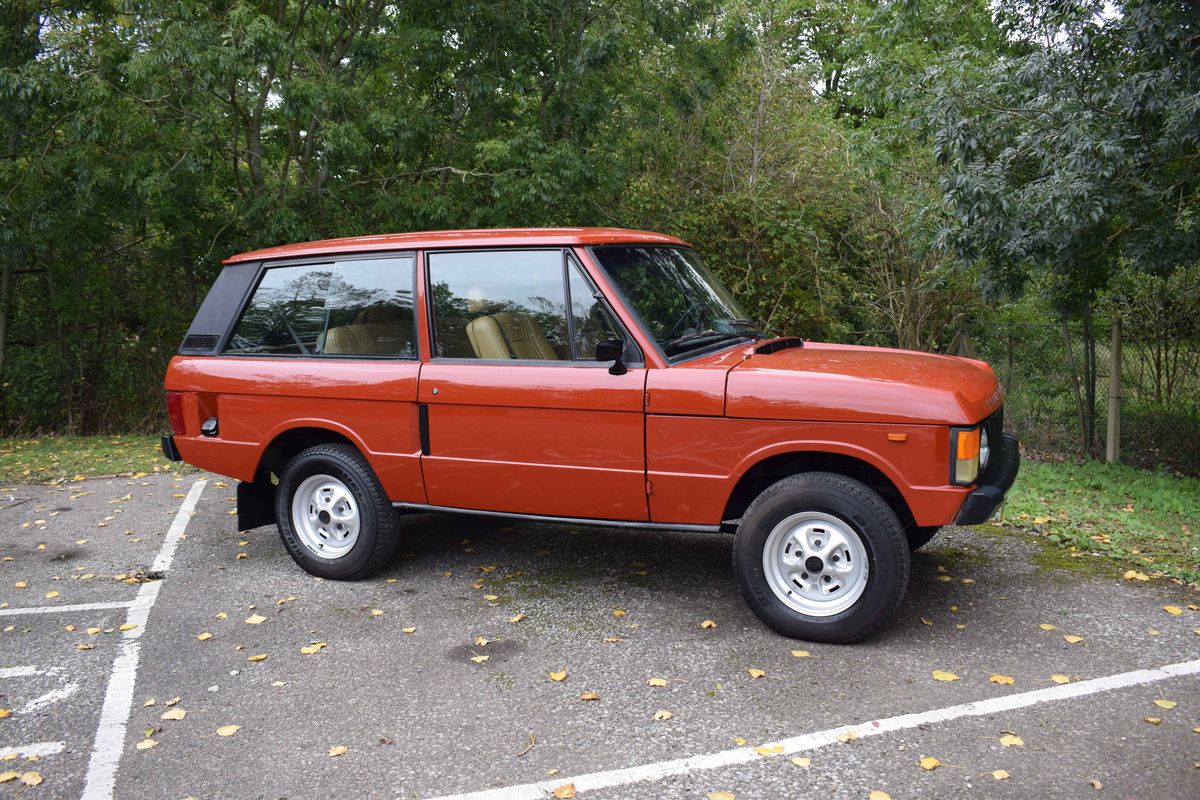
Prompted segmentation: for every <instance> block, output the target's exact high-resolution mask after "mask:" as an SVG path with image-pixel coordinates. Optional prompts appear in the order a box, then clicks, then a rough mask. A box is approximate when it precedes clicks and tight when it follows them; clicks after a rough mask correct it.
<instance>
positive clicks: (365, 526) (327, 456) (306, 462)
mask: <svg viewBox="0 0 1200 800" xmlns="http://www.w3.org/2000/svg"><path fill="white" fill-rule="evenodd" d="M318 474H324V475H330V476H332V477H334V478H337V479H338V480H339V481H341V482H342V483H344V484H346V486H347V487H349V489H350V491H351V493H352V494H353V496H354V502H355V503H356V504H357V505H358V512H359V515H360V517H361V522H360V524H359V532H358V540H357V541H355V543H354V547H353V548H352V549H351V550H350V552H349V553H347V554H346V555H344V556H342V557H341V558H322V557H321V556H318V555H317V554H315V553H313V552H312V551H311V550H309V549H308V548H307V547H305V546H304V544H303V543H302V542H301V541H300V537H299V535H298V534H297V533H296V530H295V528H294V527H293V525H292V496H293V495H294V494H295V491H296V489H297V487H299V486H300V484H301V483H303V482H304V481H305V479H307V478H309V477H311V476H313V475H318ZM275 514H276V519H277V520H278V523H279V536H280V538H281V539H283V545H284V547H286V548H287V550H288V552H289V553H290V554H291V556H292V558H293V559H295V561H296V563H297V564H299V565H300V566H301V567H303V568H304V569H305V570H306V571H308V572H310V573H312V574H314V575H320V576H322V577H326V578H334V579H337V578H344V577H348V576H353V575H356V574H358V573H360V572H361V571H362V569H363V568H364V566H365V565H366V564H367V562H368V561H369V560H370V559H371V554H372V552H373V551H374V550H375V539H376V537H377V536H378V531H379V519H378V517H377V514H376V510H375V505H374V503H373V502H372V499H371V487H369V486H367V485H366V483H365V481H364V480H363V478H362V476H361V475H359V473H358V471H356V470H354V469H352V468H351V467H350V465H349V464H348V463H347V462H346V460H345V459H344V458H342V457H341V456H340V455H338V454H335V453H330V452H328V451H325V452H320V453H301V454H300V455H298V456H296V458H295V459H293V460H292V461H291V463H289V464H288V465H287V468H286V469H285V470H284V472H283V476H282V477H281V478H280V480H279V486H278V487H277V488H276V492H275Z"/></svg>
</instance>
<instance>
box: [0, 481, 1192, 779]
mask: <svg viewBox="0 0 1200 800" xmlns="http://www.w3.org/2000/svg"><path fill="white" fill-rule="evenodd" d="M233 494H234V491H233V485H232V482H226V481H224V480H222V479H220V478H217V477H214V476H208V475H188V476H185V477H183V478H175V477H172V476H169V475H149V476H141V477H135V478H112V479H96V480H83V481H77V482H71V483H67V484H64V485H59V486H12V487H3V489H2V491H0V558H3V561H0V629H2V630H3V632H2V633H0V709H5V710H8V711H9V712H10V713H8V714H7V715H4V716H3V718H0V778H7V779H6V780H4V781H3V782H2V783H0V798H2V797H84V798H88V800H99V798H110V797H121V798H135V797H136V798H143V797H156V798H158V797H161V798H185V797H194V798H204V799H207V798H284V797H288V798H309V797H313V798H316V797H329V796H339V797H388V798H422V797H424V798H435V797H445V796H465V797H480V798H482V797H494V798H522V797H528V798H540V797H553V796H554V795H553V794H552V792H554V791H557V793H558V795H559V796H563V797H569V796H571V791H572V790H573V791H574V792H576V794H577V795H578V796H579V797H587V798H663V797H672V798H673V797H679V798H705V797H707V796H709V795H710V793H719V792H728V793H731V794H732V795H733V796H735V797H736V798H739V800H746V799H748V798H782V797H789V798H808V797H814V798H815V797H820V798H826V797H836V798H868V797H869V796H870V794H871V792H872V791H876V792H885V793H887V795H890V796H891V797H892V798H897V799H899V798H917V797H921V798H926V797H947V798H951V797H968V796H973V797H997V798H1006V797H1014V798H1046V797H1104V798H1125V797H1138V798H1147V797H1152V798H1194V797H1200V732H1198V731H1200V677H1198V676H1200V635H1198V634H1200V611H1197V610H1196V606H1195V604H1196V603H1197V602H1198V601H1200V598H1198V597H1197V594H1196V593H1195V592H1193V591H1191V590H1189V589H1186V588H1184V587H1179V586H1174V585H1170V584H1165V583H1159V582H1150V583H1138V582H1133V581H1125V580H1122V579H1121V578H1120V576H1119V575H1114V574H1112V573H1110V572H1109V571H1107V570H1105V569H1100V570H1083V571H1080V570H1071V571H1063V570H1060V569H1056V568H1053V566H1051V565H1048V564H1047V563H1046V560H1045V559H1044V558H1042V557H1041V553H1042V551H1041V546H1040V545H1039V544H1037V543H1036V542H1034V541H1031V540H1028V539H1026V538H1023V537H1021V536H1018V535H1002V534H997V533H995V532H989V531H975V530H968V529H951V530H947V531H945V532H944V533H943V534H942V535H941V536H939V537H938V539H935V540H934V542H933V543H932V544H930V545H929V546H928V547H927V549H925V550H922V551H921V552H919V553H918V554H917V555H916V557H915V562H914V569H913V576H912V581H911V583H910V586H909V593H908V598H907V600H906V602H905V604H904V605H903V606H902V608H901V610H900V612H899V613H898V614H897V616H896V618H895V619H894V620H893V622H892V623H891V625H890V627H889V628H888V629H887V630H886V631H885V632H884V633H883V634H881V635H879V636H876V637H875V638H873V639H872V640H870V641H868V642H866V643H863V644H860V645H855V646H842V647H836V646H828V645H814V644H806V643H803V642H795V641H790V640H786V639H782V638H780V637H779V636H777V635H776V634H774V633H772V632H770V631H769V630H768V629H766V628H765V627H764V626H762V625H761V624H760V623H759V622H758V620H757V619H756V618H755V617H754V616H753V615H752V614H751V613H750V611H749V610H748V609H747V608H746V606H745V605H744V604H743V603H742V600H741V598H740V597H739V595H738V591H737V588H736V586H735V584H734V582H733V578H732V576H731V572H730V566H729V558H730V543H729V540H728V539H727V538H724V537H721V536H718V535H712V534H707V535H706V534H674V533H662V532H646V531H613V530H598V529H587V528H567V527H553V526H546V525H534V524H526V523H507V522H503V521H493V520H481V519H471V518H467V519H463V518H453V517H447V516H430V515H421V516H412V517H409V518H406V521H405V530H406V532H407V534H408V539H407V545H406V547H405V549H404V552H403V555H402V556H401V557H399V558H397V559H396V560H395V561H394V562H393V564H392V565H391V566H390V568H389V569H388V570H387V572H386V573H385V574H383V575H380V576H378V577H377V578H375V579H372V580H369V581H365V582H361V583H335V582H331V581H321V580H316V579H314V578H312V577H310V576H308V575H306V574H304V573H303V572H301V571H300V570H299V569H298V568H296V567H295V566H294V565H293V564H292V562H291V560H290V559H289V558H288V556H287V555H286V553H285V552H284V551H283V548H282V546H281V545H280V544H279V542H278V538H277V534H276V533H275V530H274V529H273V528H261V529H258V530H255V531H251V532H248V533H238V532H237V530H236V524H235V522H234V518H233V517H232V516H230V514H229V512H230V511H231V510H232V509H233V507H234V503H233ZM1164 606H1169V607H1171V608H1172V609H1173V610H1178V611H1179V613H1178V614H1173V613H1170V612H1168V611H1166V610H1164ZM705 620H711V621H712V622H714V623H715V626H705V627H702V623H703V622H704V621H705ZM1049 626H1053V628H1049ZM122 628H124V629H122ZM1065 637H1070V638H1071V639H1072V640H1075V639H1076V637H1080V638H1078V640H1077V641H1068V640H1067V638H1065ZM793 651H794V652H793ZM935 670H936V671H939V672H944V673H950V675H940V677H941V678H944V679H946V680H937V679H935V676H934V674H933V673H934V671H935ZM751 671H753V673H752V672H751ZM760 671H761V675H760V674H759V673H760ZM563 673H565V675H564V674H563ZM756 675H757V676H758V677H755V676H756ZM993 676H995V677H993ZM555 678H558V679H559V680H555ZM949 678H956V679H949ZM651 679H661V681H652V680H651ZM1008 679H1011V682H1009V681H1008ZM1064 681H1065V682H1064ZM651 683H661V684H663V685H659V686H654V685H650V684H651ZM592 696H594V697H596V698H598V699H582V697H592ZM176 698H178V699H177V700H176ZM1155 701H1161V702H1159V703H1156V702H1155ZM0 713H2V712H0ZM164 716H165V717H166V718H165V719H164ZM172 717H181V718H178V719H172ZM234 726H236V728H235V727H234ZM151 741H152V742H154V744H153V745H147V744H146V742H151ZM927 758H932V759H936V760H937V765H934V764H933V762H930V761H926V762H925V765H926V766H927V767H928V766H932V767H934V768H932V769H926V768H924V767H922V765H921V760H922V759H927ZM997 776H998V777H997ZM38 779H40V782H39V780H38ZM881 796H882V795H876V797H881ZM715 797H718V798H721V797H728V795H721V794H716V795H715Z"/></svg>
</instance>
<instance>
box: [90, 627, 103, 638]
mask: <svg viewBox="0 0 1200 800" xmlns="http://www.w3.org/2000/svg"><path fill="white" fill-rule="evenodd" d="M100 631H101V629H100V628H96V627H92V628H88V629H87V635H88V636H95V635H96V634H98V633H100Z"/></svg>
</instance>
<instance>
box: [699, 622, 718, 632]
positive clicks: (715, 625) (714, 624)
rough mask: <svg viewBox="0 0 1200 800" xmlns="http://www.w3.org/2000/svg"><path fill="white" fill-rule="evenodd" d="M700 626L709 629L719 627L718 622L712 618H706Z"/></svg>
mask: <svg viewBox="0 0 1200 800" xmlns="http://www.w3.org/2000/svg"><path fill="white" fill-rule="evenodd" d="M700 627H701V628H704V629H706V630H707V629H709V628H715V627H717V623H715V622H713V621H712V620H711V619H706V620H704V622H701V623H700Z"/></svg>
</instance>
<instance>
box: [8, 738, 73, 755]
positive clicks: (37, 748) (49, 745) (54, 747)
mask: <svg viewBox="0 0 1200 800" xmlns="http://www.w3.org/2000/svg"><path fill="white" fill-rule="evenodd" d="M64 747H66V742H34V743H33V744H23V745H21V746H20V747H0V759H11V758H13V756H14V754H15V756H16V757H17V758H29V757H30V756H37V757H38V758H45V757H46V756H53V755H57V754H59V753H61V752H62V751H63V748H64Z"/></svg>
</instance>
